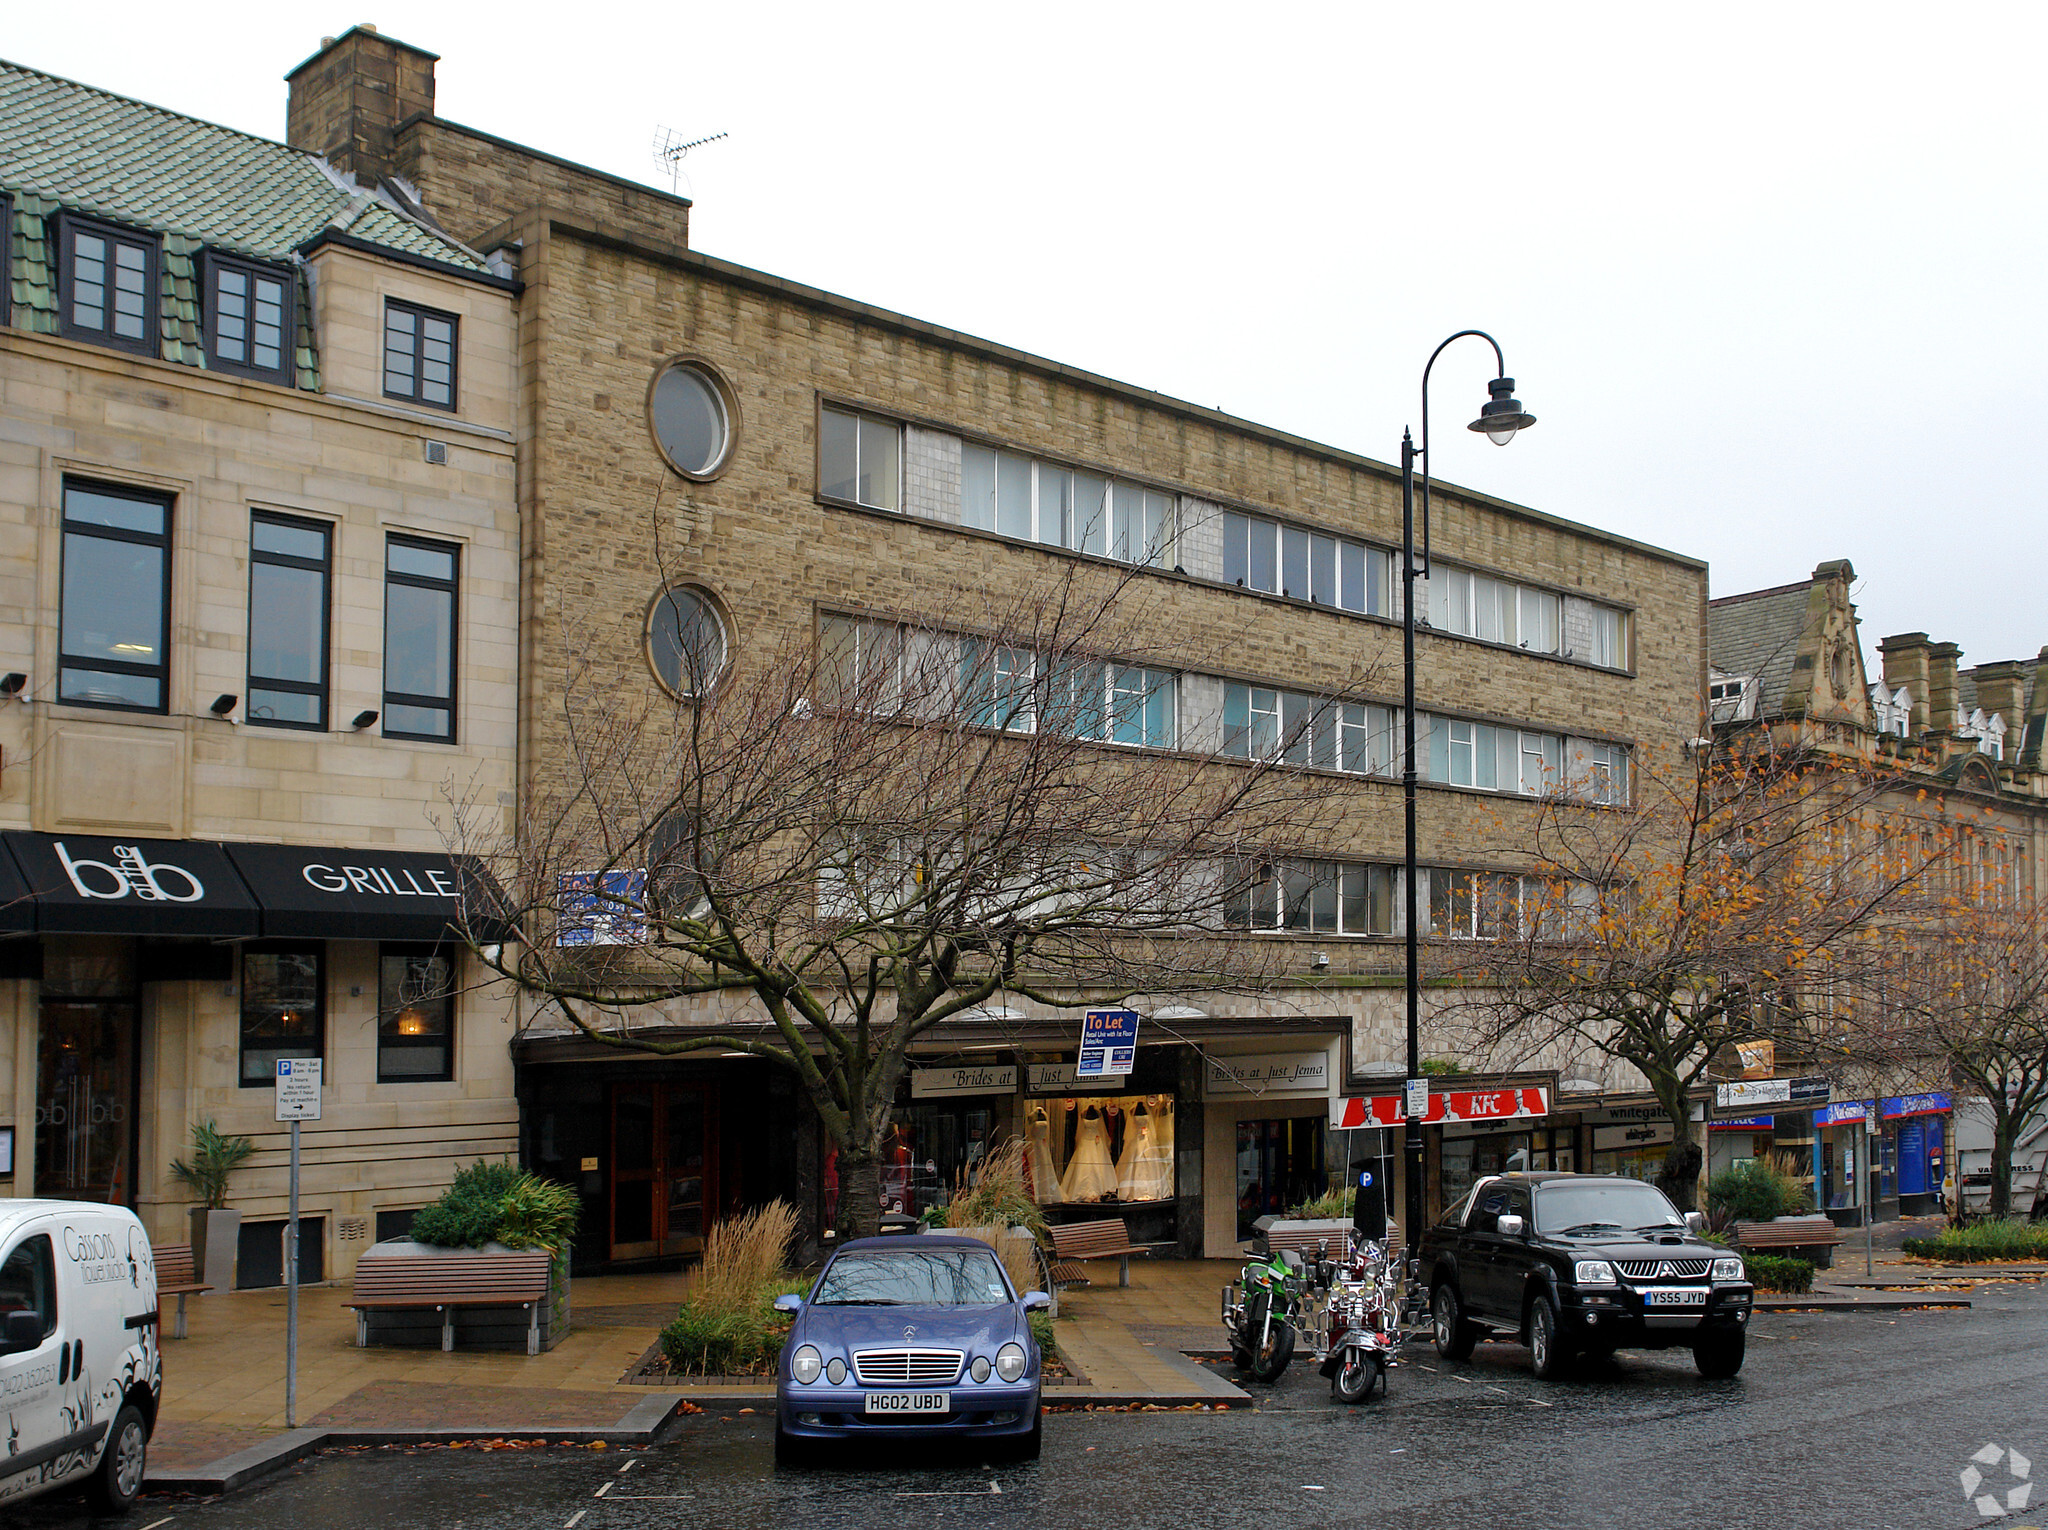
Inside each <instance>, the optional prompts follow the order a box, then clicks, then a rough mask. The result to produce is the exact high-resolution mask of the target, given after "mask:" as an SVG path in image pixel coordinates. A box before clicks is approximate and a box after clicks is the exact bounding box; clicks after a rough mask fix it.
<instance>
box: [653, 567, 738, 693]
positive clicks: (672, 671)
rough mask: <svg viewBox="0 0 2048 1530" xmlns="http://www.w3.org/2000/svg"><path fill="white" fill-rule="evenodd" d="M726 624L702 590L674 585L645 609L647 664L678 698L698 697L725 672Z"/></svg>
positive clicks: (683, 585) (656, 597)
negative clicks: (652, 667) (651, 666)
mask: <svg viewBox="0 0 2048 1530" xmlns="http://www.w3.org/2000/svg"><path fill="white" fill-rule="evenodd" d="M725 654H726V642H725V623H724V622H723V621H721V620H720V619H719V615H718V610H717V608H716V607H715V606H713V605H712V604H711V600H710V598H709V597H708V596H707V595H705V593H704V592H703V591H702V590H696V589H692V588H691V587H690V586H688V585H686V584H678V585H674V586H671V587H670V588H668V589H666V590H663V591H662V592H661V593H660V594H659V595H657V596H655V597H654V603H653V604H652V605H651V606H649V607H648V610H647V662H648V663H650V664H651V665H653V666H654V673H655V676H656V678H658V679H659V680H660V681H661V683H662V684H663V685H665V686H667V687H668V688H669V689H670V690H672V691H674V692H675V693H676V694H677V695H678V696H698V695H702V694H703V693H704V692H705V691H707V690H709V689H710V688H711V686H713V685H714V684H716V683H717V680H718V677H719V675H720V674H721V673H722V672H723V671H724V669H725Z"/></svg>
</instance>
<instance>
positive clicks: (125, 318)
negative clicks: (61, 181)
mask: <svg viewBox="0 0 2048 1530" xmlns="http://www.w3.org/2000/svg"><path fill="white" fill-rule="evenodd" d="M12 222H13V219H12V208H11V206H10V205H9V199H8V198H6V197H0V320H4V319H5V318H6V317H7V315H6V313H5V304H6V302H7V297H6V292H7V288H8V287H9V285H10V283H9V282H8V281H7V280H6V279H5V273H6V272H7V271H8V269H9V256H10V254H11V251H10V249H9V234H10V231H11V228H12ZM51 223H52V225H53V226H52V229H51V241H52V248H54V249H55V250H56V252H57V320H58V332H59V333H61V334H63V335H64V336H66V337H67V338H69V339H73V340H84V341H88V342H90V343H92V344H95V345H104V346H109V347H112V348H113V349H115V350H122V351H129V352H132V353H133V354H135V355H138V356H150V357H154V356H156V355H157V354H159V351H160V349H161V340H162V334H163V327H162V318H161V303H162V292H163V286H164V275H163V241H162V240H161V239H160V238H159V237H158V236H157V235H155V234H153V233H149V232H146V231H144V230H140V229H133V228H127V227H124V226H122V225H120V224H114V223H107V222H103V221H100V220H98V219H93V218H85V217H80V216H79V215H77V214H75V213H70V212H60V213H58V214H57V215H56V217H55V218H54V219H52V220H51ZM199 268H200V269H199V293H198V296H199V308H200V329H201V334H202V336H203V339H204V343H205V348H206V365H207V369H208V370H210V371H217V372H227V373H232V374H234V375H236V376H241V377H253V378H257V379H260V380H262V381H264V382H274V383H278V384H280V385H282V386H284V387H292V386H295V385H296V383H297V380H298V322H299V316H298V303H299V275H298V272H297V271H296V270H294V269H293V268H292V267H290V266H285V265H272V264H270V263H268V262H265V261H260V260H251V259H248V258H246V257H244V256H239V255H230V254H227V253H226V252H224V251H220V250H212V249H209V250H206V251H203V252H202V253H201V256H200V260H199ZM459 328H460V321H459V320H458V318H457V317H456V316H455V315H454V314H449V313H442V312H439V311H438V310H435V309H431V308H422V307H420V306H419V305H417V304H413V303H403V302H400V301H398V300H397V299H395V298H393V299H388V300H386V302H385V305H384V340H383V379H384V382H383V391H384V396H385V397H386V398H390V399H397V400H401V401H403V402H405V403H408V404H419V405H424V406H425V407H427V408H430V409H445V410H453V409H454V408H455V407H456V396H457V395H456V352H457V343H458V337H459Z"/></svg>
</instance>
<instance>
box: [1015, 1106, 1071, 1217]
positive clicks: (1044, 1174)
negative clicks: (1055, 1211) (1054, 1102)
mask: <svg viewBox="0 0 2048 1530" xmlns="http://www.w3.org/2000/svg"><path fill="white" fill-rule="evenodd" d="M1051 1139H1052V1123H1051V1122H1049V1121H1048V1120H1047V1119H1046V1115H1045V1107H1044V1106H1043V1105H1040V1106H1037V1107H1035V1108H1034V1109H1033V1110H1032V1112H1031V1122H1030V1130H1029V1131H1028V1132H1027V1133H1026V1135H1025V1139H1024V1173H1025V1176H1026V1178H1027V1179H1029V1181H1030V1184H1031V1196H1032V1199H1033V1200H1035V1201H1037V1202H1038V1204H1039V1205H1041V1206H1057V1205H1058V1204H1059V1203H1060V1202H1061V1201H1062V1200H1064V1199H1065V1197H1064V1196H1062V1195H1061V1194H1060V1175H1059V1170H1058V1169H1056V1168H1054V1167H1053V1156H1052V1140H1051Z"/></svg>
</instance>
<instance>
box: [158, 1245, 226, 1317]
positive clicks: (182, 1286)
mask: <svg viewBox="0 0 2048 1530" xmlns="http://www.w3.org/2000/svg"><path fill="white" fill-rule="evenodd" d="M149 1255H150V1258H151V1259H152V1260H154V1261H155V1263H156V1310H157V1311H158V1312H159V1313H161V1312H162V1311H163V1310H164V1298H165V1297H167V1296H175V1297H176V1298H177V1299H178V1317H177V1321H176V1322H175V1323H173V1324H172V1325H171V1337H172V1338H174V1339H182V1338H184V1337H185V1298H186V1297H188V1296H197V1295H198V1294H199V1293H200V1292H202V1291H211V1290H212V1289H213V1287H212V1286H209V1285H205V1284H203V1283H201V1281H200V1280H199V1278H198V1277H197V1276H196V1275H194V1274H193V1273H192V1245H191V1244H189V1243H155V1244H151V1245H150V1250H149ZM159 1321H161V1319H159ZM159 1331H161V1329H159Z"/></svg>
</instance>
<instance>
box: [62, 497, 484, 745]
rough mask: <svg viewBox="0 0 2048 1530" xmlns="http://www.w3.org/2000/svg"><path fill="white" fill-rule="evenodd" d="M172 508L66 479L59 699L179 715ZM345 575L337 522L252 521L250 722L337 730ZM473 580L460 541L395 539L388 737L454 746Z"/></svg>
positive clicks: (266, 514)
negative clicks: (337, 656)
mask: <svg viewBox="0 0 2048 1530" xmlns="http://www.w3.org/2000/svg"><path fill="white" fill-rule="evenodd" d="M173 508H174V505H173V501H172V498H171V497H170V496H168V495H160V494H150V493H145V492H142V491H138V490H134V489H127V488H115V487H112V486H109V485H105V484H95V483H83V482H79V481H76V480H71V479H67V480H66V481H65V484H64V547H63V558H64V564H63V574H62V579H61V596H60V601H61V604H60V606H59V613H58V648H59V653H60V659H59V666H58V672H57V697H56V699H57V700H59V701H61V702H65V703H67V704H70V705H74V706H86V707H106V708H111V709H115V710H121V711H138V712H165V711H168V710H169V692H170V637H171V517H172V512H173ZM334 564H335V559H334V527H333V525H332V524H331V523H329V522H326V521H319V520H311V519H305V518H301V517H297V516H289V515H281V514H277V513H275V512H272V511H268V510H258V511H254V512H252V513H251V516H250V524H249V668H248V690H247V692H246V697H245V702H244V707H243V717H244V718H245V720H246V721H248V722H250V723H253V724H256V725H258V726H263V727H277V728H305V729H314V730H323V731H324V730H325V729H327V728H328V727H329V726H330V722H331V719H330V715H329V714H330V708H331V702H332V694H331V683H330V678H329V670H330V659H331V654H330V650H331V647H332V631H331V628H332V607H333V580H334ZM460 570H461V550H460V549H459V548H458V547H456V546H454V545H453V544H451V543H446V542H436V541H431V540H429V539H427V538H424V537H415V536H406V535H401V534H399V533H396V532H392V533H388V534H387V535H386V537H385V545H384V692H383V711H382V717H383V731H384V734H385V736H386V737H389V738H408V739H422V740H426V741H428V742H432V743H453V742H454V740H455V641H456V620H457V614H458V597H459V587H460V578H459V576H460ZM376 720H377V719H376V717H375V716H374V715H373V716H372V717H371V718H369V719H368V720H359V721H358V722H357V723H356V726H359V727H367V726H368V725H369V723H370V722H374V721H376Z"/></svg>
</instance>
